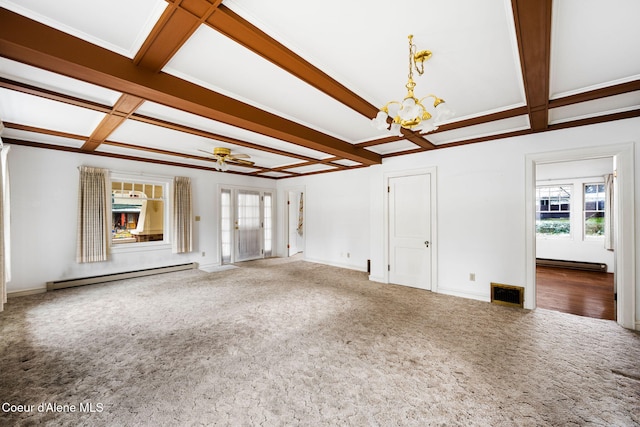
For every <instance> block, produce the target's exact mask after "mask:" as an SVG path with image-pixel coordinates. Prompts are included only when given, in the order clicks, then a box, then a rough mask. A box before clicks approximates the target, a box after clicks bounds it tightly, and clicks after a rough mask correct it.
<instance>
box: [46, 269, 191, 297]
mask: <svg viewBox="0 0 640 427" xmlns="http://www.w3.org/2000/svg"><path fill="white" fill-rule="evenodd" d="M195 268H198V264H197V263H195V262H191V263H188V264H180V265H171V266H167V267H155V268H146V269H143V270H135V271H126V272H123V273H113V274H104V275H100V276H92V277H82V278H78V279H66V280H57V281H54V282H47V290H49V291H53V290H56V289H64V288H71V287H75V286H84V285H93V284H96V283H104V282H112V281H114V280H122V279H131V278H135V277H142V276H151V275H153V274H159V273H170V272H173V271H182V270H191V269H195Z"/></svg>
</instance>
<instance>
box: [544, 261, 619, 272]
mask: <svg viewBox="0 0 640 427" xmlns="http://www.w3.org/2000/svg"><path fill="white" fill-rule="evenodd" d="M536 266H538V267H556V268H570V269H572V270H585V271H599V272H604V273H606V272H607V264H603V263H600V262H582V261H564V260H559V259H546V258H536Z"/></svg>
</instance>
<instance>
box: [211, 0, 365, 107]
mask: <svg viewBox="0 0 640 427" xmlns="http://www.w3.org/2000/svg"><path fill="white" fill-rule="evenodd" d="M206 23H207V24H208V25H210V26H211V27H212V28H214V29H215V30H217V31H219V32H220V33H222V34H224V35H225V36H227V37H229V38H230V39H232V40H234V41H236V42H237V43H239V44H241V45H242V46H244V47H246V48H247V49H249V50H251V51H253V52H254V53H256V54H258V55H260V56H261V57H263V58H264V59H266V60H267V61H270V62H271V63H273V64H275V65H277V66H278V67H280V68H282V69H284V70H285V71H287V72H289V73H291V74H292V75H293V76H295V77H297V78H298V79H300V80H302V81H304V82H305V83H307V84H309V85H311V86H313V87H315V88H316V89H318V90H320V91H321V92H324V93H325V94H327V95H329V96H330V97H332V98H333V99H335V100H337V101H339V102H341V103H342V104H344V105H346V106H347V107H349V108H351V109H352V110H355V111H357V112H358V113H360V114H362V115H363V116H365V117H369V118H373V117H375V115H376V114H377V113H378V108H376V107H375V106H374V105H372V104H370V103H369V102H367V101H366V100H365V99H363V98H361V97H360V96H359V95H357V94H355V93H354V92H352V91H351V90H349V89H347V88H346V87H345V86H344V85H342V84H341V83H339V82H337V81H335V80H334V79H332V78H331V77H330V76H328V75H327V74H325V73H324V72H322V71H321V70H320V69H319V68H317V67H315V66H313V65H312V64H310V63H309V62H307V61H306V60H304V59H303V58H302V57H301V56H299V55H297V54H296V53H294V52H292V51H291V50H289V49H288V48H287V47H285V46H284V45H282V44H281V43H279V42H278V41H276V40H275V39H273V38H272V37H270V36H269V35H268V34H266V33H265V32H264V31H262V30H261V29H259V28H258V27H256V26H255V25H253V24H251V23H250V22H248V21H246V20H245V19H244V18H242V17H241V16H239V15H238V14H236V13H235V12H233V11H232V10H231V9H229V8H228V7H226V6H225V5H220V6H219V7H218V9H217V10H216V13H214V14H213V15H211V17H210V18H209V19H207V21H206Z"/></svg>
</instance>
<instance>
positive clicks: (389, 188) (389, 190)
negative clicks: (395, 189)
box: [387, 185, 391, 193]
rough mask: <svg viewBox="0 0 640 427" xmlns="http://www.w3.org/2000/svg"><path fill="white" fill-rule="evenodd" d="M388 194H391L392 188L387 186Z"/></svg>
mask: <svg viewBox="0 0 640 427" xmlns="http://www.w3.org/2000/svg"><path fill="white" fill-rule="evenodd" d="M387 193H391V186H390V185H387Z"/></svg>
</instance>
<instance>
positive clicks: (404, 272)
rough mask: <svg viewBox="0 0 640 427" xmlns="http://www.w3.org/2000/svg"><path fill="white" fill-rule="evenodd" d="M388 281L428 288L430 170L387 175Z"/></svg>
mask: <svg viewBox="0 0 640 427" xmlns="http://www.w3.org/2000/svg"><path fill="white" fill-rule="evenodd" d="M388 195H389V266H388V269H389V282H390V283H395V284H398V285H406V286H412V287H416V288H421V289H427V290H431V174H429V173H424V174H418V175H409V176H400V177H390V178H389V179H388Z"/></svg>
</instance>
